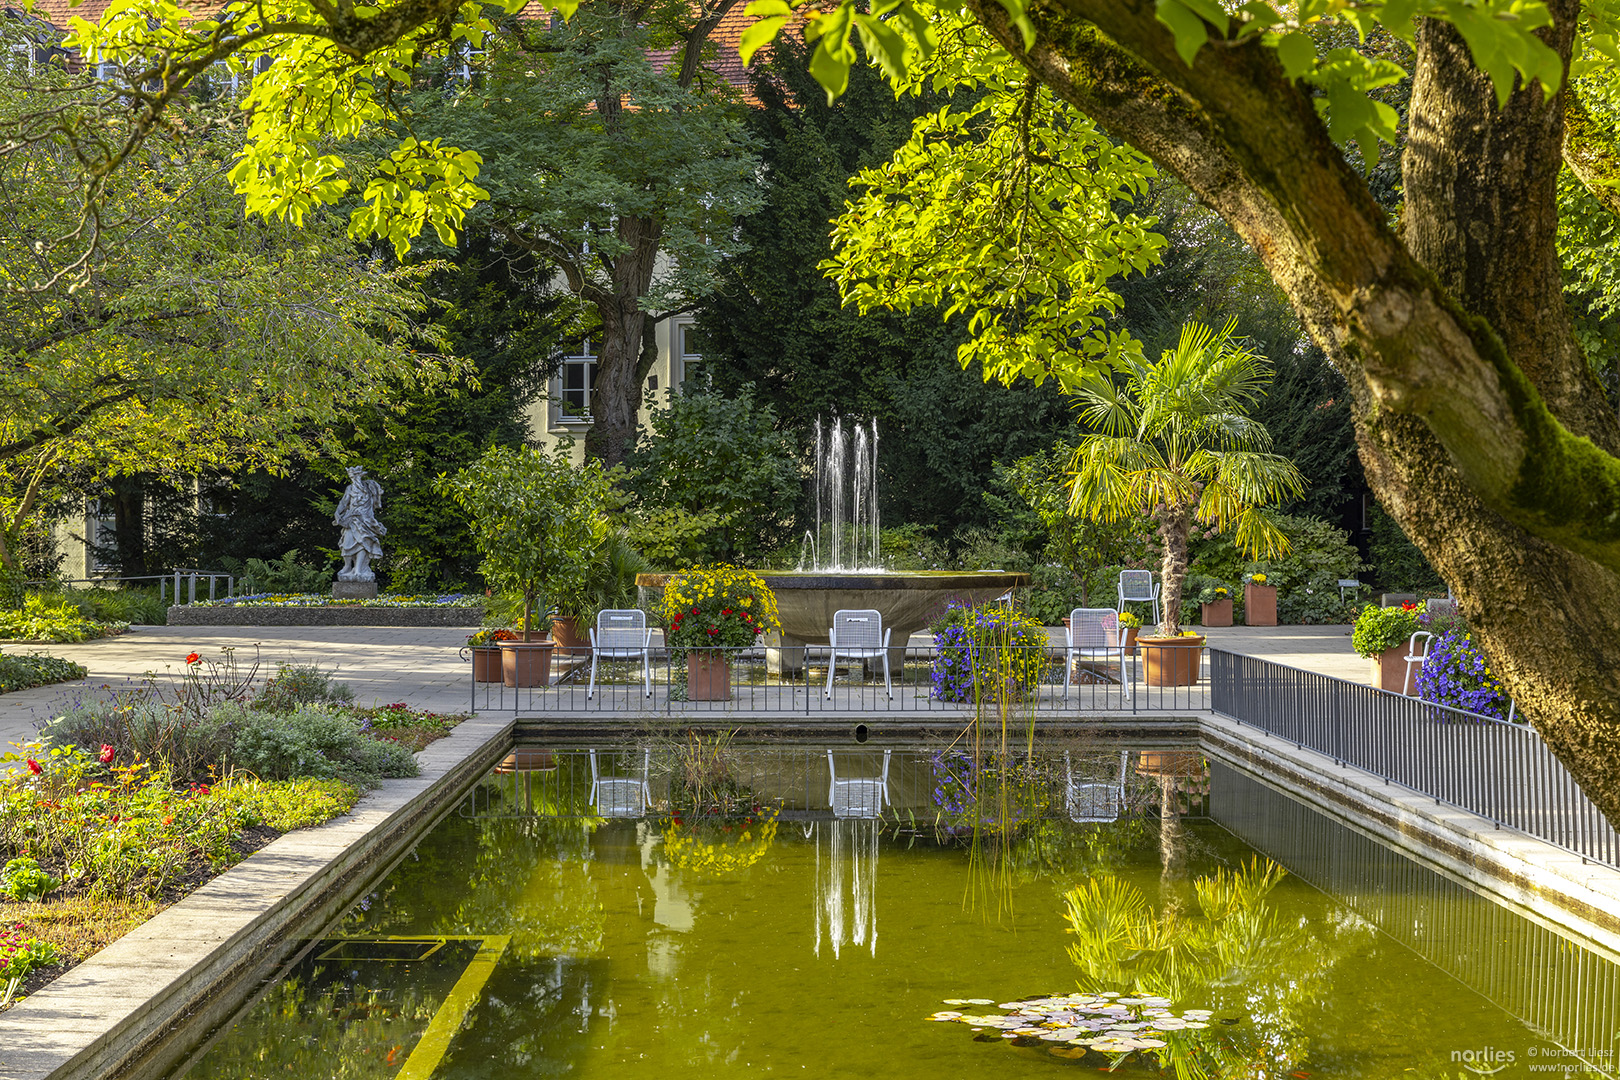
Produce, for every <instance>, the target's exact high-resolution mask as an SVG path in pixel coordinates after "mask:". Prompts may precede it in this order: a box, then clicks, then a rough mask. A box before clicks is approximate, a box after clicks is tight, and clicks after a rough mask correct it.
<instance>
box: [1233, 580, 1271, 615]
mask: <svg viewBox="0 0 1620 1080" xmlns="http://www.w3.org/2000/svg"><path fill="white" fill-rule="evenodd" d="M1228 625H1230V624H1228ZM1243 625H1244V626H1276V625H1277V586H1275V585H1267V584H1266V575H1264V574H1259V573H1256V574H1250V575H1249V577H1248V580H1247V581H1245V582H1244V583H1243Z"/></svg>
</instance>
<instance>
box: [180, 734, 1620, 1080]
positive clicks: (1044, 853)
mask: <svg viewBox="0 0 1620 1080" xmlns="http://www.w3.org/2000/svg"><path fill="white" fill-rule="evenodd" d="M526 755H527V756H522V755H520V756H519V757H518V758H515V759H512V760H509V762H508V766H507V769H506V771H504V772H502V773H500V774H497V775H492V776H491V777H490V778H489V779H488V780H487V781H485V782H484V783H483V784H481V785H480V787H479V789H478V790H477V791H476V792H474V794H473V795H472V796H471V797H470V798H469V799H468V800H467V802H466V803H465V805H464V806H463V807H462V808H461V810H460V811H459V812H457V813H454V814H451V815H449V816H448V817H446V818H445V819H444V820H443V821H442V822H441V823H439V824H438V825H437V826H436V827H435V828H434V829H433V830H432V831H431V832H430V833H429V834H427V835H426V836H425V837H424V838H423V839H422V840H421V842H420V843H419V844H418V845H417V847H416V849H415V851H414V852H413V853H412V854H411V855H410V856H409V857H407V858H406V860H405V861H404V862H403V863H402V864H401V865H399V866H398V867H397V868H395V869H394V871H393V872H392V873H390V874H389V875H387V876H386V878H385V879H384V880H382V881H380V882H378V883H377V884H376V886H375V889H374V891H372V892H371V893H370V894H369V895H368V896H366V897H365V898H364V899H363V900H361V901H360V902H359V903H358V904H357V905H356V906H355V907H354V908H353V909H352V910H351V911H350V912H349V913H348V914H347V915H346V916H345V917H344V918H343V919H342V920H341V922H340V924H339V925H337V926H335V927H333V928H332V929H331V930H330V931H329V932H328V933H327V934H326V935H325V937H323V939H322V940H320V941H318V942H312V943H310V946H309V948H308V949H306V950H305V951H304V952H303V953H302V955H301V956H300V957H299V958H298V959H297V960H296V961H295V962H294V963H293V964H292V965H291V966H290V968H289V969H288V970H287V971H286V972H285V973H284V975H283V976H282V977H281V978H279V979H278V980H276V981H274V982H272V983H271V984H269V985H267V986H265V987H263V988H261V992H260V994H259V995H258V996H257V997H256V999H255V1000H254V1001H252V1002H250V1003H248V1004H246V1005H245V1006H244V1007H243V1009H242V1010H241V1011H240V1012H239V1013H238V1015H237V1017H236V1019H235V1021H234V1022H233V1023H232V1024H230V1025H229V1026H227V1027H226V1028H225V1029H224V1030H222V1031H220V1032H218V1033H215V1035H214V1036H213V1038H212V1039H211V1041H209V1042H207V1043H205V1044H204V1045H202V1046H200V1047H199V1048H198V1049H197V1051H196V1052H195V1053H194V1054H193V1055H192V1057H191V1058H190V1059H189V1062H188V1066H187V1067H186V1068H184V1069H182V1070H181V1071H179V1072H177V1073H175V1074H174V1075H175V1076H176V1077H178V1076H182V1075H183V1076H186V1077H187V1078H188V1080H198V1078H207V1080H225V1078H233V1080H234V1078H247V1077H255V1078H257V1077H284V1076H300V1077H303V1076H333V1077H338V1076H341V1077H356V1078H360V1077H366V1078H370V1077H379V1078H382V1077H387V1078H396V1077H398V1078H405V1080H422V1078H426V1077H429V1076H432V1077H437V1078H444V1080H449V1078H474V1077H478V1078H503V1080H504V1078H512V1080H520V1078H526V1077H553V1076H580V1077H587V1076H604V1077H615V1078H617V1077H624V1078H637V1077H647V1078H655V1077H656V1078H660V1080H665V1078H682V1077H693V1078H698V1077H703V1078H708V1077H726V1076H735V1077H745V1076H747V1077H752V1076H757V1075H761V1074H766V1073H770V1074H775V1075H794V1076H807V1077H817V1078H822V1077H840V1078H841V1077H848V1078H851V1080H854V1078H868V1077H885V1078H895V1080H909V1078H913V1077H915V1078H918V1080H922V1078H925V1077H926V1078H929V1080H935V1078H954V1077H1034V1076H1044V1075H1048V1074H1049V1073H1048V1070H1051V1069H1054V1068H1062V1069H1072V1068H1080V1069H1083V1070H1086V1071H1087V1072H1090V1071H1092V1070H1093V1069H1096V1068H1102V1067H1105V1066H1113V1067H1115V1068H1116V1071H1117V1072H1118V1073H1121V1074H1125V1075H1160V1074H1161V1071H1162V1073H1163V1075H1179V1076H1187V1077H1194V1076H1225V1077H1267V1078H1271V1077H1286V1076H1294V1077H1306V1076H1312V1077H1335V1078H1369V1080H1370V1078H1377V1080H1387V1078H1391V1077H1398V1076H1399V1077H1420V1078H1421V1077H1430V1078H1439V1077H1457V1076H1473V1075H1480V1074H1495V1075H1503V1076H1526V1075H1531V1074H1532V1072H1535V1073H1537V1074H1545V1072H1544V1071H1543V1070H1541V1069H1537V1068H1535V1066H1536V1065H1546V1064H1551V1065H1554V1066H1556V1067H1557V1068H1556V1070H1554V1074H1555V1075H1612V1074H1613V1073H1614V1070H1613V1063H1614V1058H1613V1052H1614V1050H1615V1049H1616V1047H1617V1046H1620V1044H1617V1043H1616V1042H1615V1038H1616V1033H1617V1031H1620V1021H1617V1016H1616V1014H1617V1011H1620V967H1617V966H1616V965H1615V964H1614V963H1613V962H1612V958H1610V957H1607V956H1605V955H1603V954H1602V953H1601V952H1600V951H1599V950H1597V949H1595V948H1593V947H1589V946H1587V945H1585V944H1583V943H1581V942H1578V941H1576V940H1575V939H1573V938H1572V937H1570V936H1569V935H1567V934H1564V933H1562V932H1560V931H1556V930H1554V929H1551V928H1549V927H1548V926H1546V925H1543V924H1542V923H1540V922H1538V921H1536V920H1534V919H1531V918H1527V917H1525V916H1524V915H1521V914H1519V913H1516V912H1514V911H1512V910H1509V909H1507V908H1505V907H1501V906H1499V905H1497V904H1495V903H1492V902H1491V901H1489V900H1487V899H1485V898H1483V897H1481V896H1479V895H1478V894H1476V893H1474V892H1472V891H1470V890H1469V889H1467V888H1465V887H1463V886H1461V885H1459V884H1457V883H1455V882H1453V881H1451V880H1450V879H1448V878H1446V877H1443V876H1442V875H1440V874H1438V873H1436V872H1434V871H1432V870H1429V869H1427V868H1425V867H1423V866H1421V865H1419V864H1417V863H1415V862H1412V861H1410V860H1408V859H1406V858H1404V857H1402V856H1400V855H1398V854H1395V853H1394V852H1392V851H1390V850H1389V849H1387V848H1385V847H1383V846H1381V845H1379V844H1378V843H1376V842H1374V841H1373V840H1370V839H1368V838H1367V837H1365V836H1362V835H1361V834H1359V833H1357V832H1355V831H1353V830H1351V829H1349V828H1347V827H1345V826H1343V825H1341V824H1339V823H1337V822H1334V821H1332V820H1330V819H1328V818H1326V817H1324V816H1322V815H1320V814H1318V813H1316V812H1315V811H1313V810H1311V809H1309V808H1307V807H1304V806H1302V805H1300V804H1298V803H1295V802H1292V801H1290V800H1288V799H1287V798H1285V797H1284V796H1282V795H1280V794H1278V793H1277V792H1275V791H1274V790H1272V789H1271V788H1269V787H1267V786H1266V785H1264V784H1263V783H1261V782H1259V781H1257V780H1255V779H1254V778H1252V777H1249V776H1247V775H1246V774H1243V773H1241V772H1238V771H1236V770H1233V769H1229V768H1225V767H1222V766H1219V765H1215V766H1214V767H1210V766H1208V765H1207V764H1206V763H1205V762H1204V761H1203V759H1202V758H1201V757H1200V756H1199V755H1197V754H1196V753H1189V752H1187V751H1185V750H1182V751H1178V752H1159V753H1146V752H1141V751H1119V750H1111V749H1098V748H1097V747H1090V748H1087V749H1084V750H1082V749H1080V748H1073V749H1071V750H1070V751H1068V752H1063V751H1053V752H1049V753H1042V754H1037V755H1034V756H1033V757H1031V756H1028V755H1016V754H1014V755H994V754H978V755H973V754H967V753H965V752H962V751H944V750H938V749H934V750H914V751H901V750H893V751H889V752H887V753H886V752H884V751H881V750H869V749H868V750H862V751H861V752H859V753H856V752H853V751H850V752H846V751H842V750H841V751H839V752H838V754H837V755H835V757H834V759H833V760H832V761H830V762H829V761H828V759H827V758H826V756H825V755H826V751H825V750H806V749H802V748H801V749H796V750H780V749H771V750H760V751H753V750H749V749H747V748H735V747H720V746H714V747H708V748H705V747H702V746H687V747H684V748H682V747H676V748H675V749H674V750H673V751H668V750H667V748H665V749H663V750H660V751H659V752H658V753H657V754H656V755H655V754H654V752H653V751H651V750H649V749H647V748H639V747H638V748H634V749H628V750H627V749H624V748H620V749H618V750H616V751H612V752H610V751H608V750H605V749H604V750H599V751H597V752H596V753H595V754H594V755H593V754H591V753H590V752H587V751H583V750H581V751H572V750H569V751H564V750H555V751H554V750H532V751H528V752H526ZM593 756H594V758H595V760H594V761H593V760H592V758H593ZM840 783H841V784H842V785H843V786H842V787H840V786H839V785H840ZM1266 858H1271V859H1275V860H1276V861H1277V862H1278V863H1280V864H1282V866H1283V867H1286V868H1287V870H1288V872H1287V873H1284V874H1282V875H1281V880H1280V881H1277V882H1276V883H1275V885H1274V887H1271V888H1270V889H1269V891H1267V890H1266V889H1265V888H1264V887H1263V886H1261V885H1258V884H1256V883H1257V882H1258V881H1259V879H1260V878H1261V877H1263V876H1264V874H1265V872H1266V863H1265V862H1264V859H1266ZM930 1018H937V1019H934V1020H931V1019H930ZM1575 1051H1580V1052H1581V1053H1582V1054H1583V1055H1584V1057H1574V1056H1570V1054H1571V1052H1575Z"/></svg>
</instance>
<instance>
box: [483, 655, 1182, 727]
mask: <svg viewBox="0 0 1620 1080" xmlns="http://www.w3.org/2000/svg"><path fill="white" fill-rule="evenodd" d="M1185 651H1187V652H1189V653H1194V654H1196V661H1193V660H1191V659H1189V660H1187V661H1185V662H1184V663H1183V667H1184V668H1185V669H1186V670H1185V671H1184V672H1183V674H1184V675H1186V677H1187V679H1188V680H1190V681H1187V682H1186V683H1185V684H1184V685H1149V684H1148V678H1147V671H1146V669H1145V665H1144V663H1143V661H1142V659H1141V658H1140V657H1139V656H1138V655H1137V654H1136V653H1134V652H1127V653H1126V655H1125V657H1124V662H1123V664H1122V663H1121V662H1120V658H1119V657H1118V655H1117V654H1115V655H1112V656H1110V657H1108V658H1106V659H1098V658H1088V657H1083V656H1080V655H1074V656H1070V655H1069V654H1068V651H1067V650H1066V649H1065V648H1064V647H1063V645H1062V644H1061V643H1060V644H1058V645H1055V646H1046V647H1040V646H1034V647H1031V646H1008V647H1001V648H997V649H995V650H992V651H987V652H985V653H980V654H975V655H966V654H965V653H964V652H963V651H955V652H952V651H950V650H946V651H940V650H937V649H934V648H906V649H892V650H889V653H890V656H889V665H888V677H887V679H885V673H884V664H883V660H882V658H881V657H878V658H866V659H850V658H847V657H843V656H840V657H838V659H837V663H836V665H835V669H834V671H833V677H832V679H831V681H830V682H829V680H828V667H829V663H830V662H831V659H832V658H831V654H830V651H829V649H828V647H827V646H824V645H823V646H816V645H810V646H805V647H801V648H797V649H792V650H787V649H784V650H770V649H764V648H753V649H745V650H741V651H736V650H720V649H691V650H687V651H686V653H685V654H682V655H676V654H674V653H672V652H671V651H670V650H667V649H664V648H660V647H657V646H654V647H653V648H652V649H651V650H650V651H649V653H648V657H647V660H646V662H645V663H643V661H642V660H641V658H639V657H637V658H635V659H631V660H623V659H614V660H600V659H599V660H598V661H597V670H596V676H595V679H594V685H593V679H592V676H591V663H592V657H591V652H590V649H589V648H581V649H579V650H578V652H577V654H572V655H570V654H569V652H568V650H567V649H564V648H561V647H556V648H553V649H550V650H535V649H533V648H532V647H530V649H529V650H528V651H527V654H526V656H525V655H524V651H523V650H508V651H507V655H506V656H505V657H503V656H502V655H500V654H497V653H488V654H485V657H476V656H475V657H473V659H474V682H473V683H472V694H471V706H472V708H473V709H474V710H475V711H506V712H527V713H535V714H545V713H564V714H567V713H594V712H608V713H618V714H621V715H626V716H638V715H645V716H656V715H666V714H690V713H704V712H735V713H799V714H803V715H813V714H815V713H840V714H843V713H857V712H858V713H923V712H926V713H942V714H951V713H958V714H961V715H963V716H967V715H970V714H972V713H974V712H976V711H979V712H983V711H986V710H994V711H999V710H1000V709H1001V708H1002V707H1003V703H1005V707H1006V708H1007V709H1008V710H1009V711H1010V712H1014V713H1027V712H1035V713H1048V714H1053V713H1055V714H1066V715H1086V714H1093V713H1104V714H1106V713H1138V712H1164V713H1173V714H1177V715H1186V714H1188V713H1190V712H1204V711H1206V710H1207V709H1208V708H1209V703H1208V693H1207V680H1206V678H1205V673H1206V670H1207V669H1206V667H1205V657H1206V655H1207V650H1203V649H1199V650H1191V649H1189V650H1185ZM711 660H713V661H724V662H723V664H720V665H718V666H715V665H713V664H711V663H710V662H709V661H711ZM486 665H488V666H486ZM526 665H527V666H526ZM1065 666H1067V667H1068V669H1069V673H1068V678H1067V679H1065V677H1064V668H1065ZM480 669H482V670H480ZM480 675H483V676H484V678H485V679H487V680H488V681H479V678H478V677H479V676H480ZM525 682H526V683H531V684H532V685H514V684H516V683H525Z"/></svg>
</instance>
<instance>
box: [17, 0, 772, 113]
mask: <svg viewBox="0 0 1620 1080" xmlns="http://www.w3.org/2000/svg"><path fill="white" fill-rule="evenodd" d="M111 5H112V0H82V2H80V3H78V4H77V5H75V4H74V2H73V0H33V3H32V5H31V6H30V9H29V13H30V14H32V15H33V16H34V17H36V18H40V19H44V20H45V21H47V22H49V23H50V24H51V25H52V26H55V27H56V28H57V29H59V30H66V29H67V26H68V20H69V19H71V18H73V17H74V16H78V17H79V18H82V19H87V20H89V21H90V22H97V21H99V20H100V19H101V17H102V16H103V15H104V14H106V11H107V8H108V7H110V6H111ZM223 6H224V4H223V3H222V2H221V0H196V2H194V3H193V4H191V11H192V12H193V13H195V14H199V15H202V14H207V13H208V12H210V11H211V10H215V9H217V8H220V7H223ZM745 6H746V5H744V4H743V3H741V2H739V3H738V4H737V5H736V6H735V7H733V8H732V9H731V10H730V11H728V12H726V14H725V15H724V16H723V17H722V18H721V20H720V24H719V25H718V26H716V27H715V28H714V31H713V32H712V33H710V35H709V40H710V41H711V42H713V43H714V47H715V49H714V53H715V54H714V57H713V59H711V60H710V62H709V64H708V69H709V70H710V71H712V72H714V73H715V74H716V75H718V76H720V78H722V79H724V80H725V81H726V82H727V83H729V84H730V85H731V86H733V87H736V88H737V89H739V90H743V91H747V90H748V68H747V67H746V66H744V64H743V61H742V54H741V53H740V52H739V51H738V48H739V46H740V45H741V44H742V36H743V31H745V30H747V29H748V27H750V26H752V25H753V24H754V23H755V22H756V21H757V20H756V17H755V16H752V15H746V14H744V8H745ZM7 10H12V11H15V10H19V9H18V8H12V7H8V9H7ZM550 11H551V9H550V7H549V6H548V5H547V4H545V3H543V2H542V0H528V3H527V4H525V5H524V6H523V9H522V10H521V11H519V12H518V17H519V18H524V19H544V18H549V17H550ZM800 25H802V19H799V18H795V19H794V21H793V22H792V23H790V24H789V28H788V31H787V32H793V31H795V30H797V29H798V27H799V26H800ZM676 52H677V50H676V49H674V48H669V49H658V50H655V51H654V52H653V53H652V54H651V55H652V59H653V61H654V63H657V64H659V65H660V66H662V65H664V64H667V63H670V62H671V61H673V60H674V58H675V55H676ZM750 96H751V95H750Z"/></svg>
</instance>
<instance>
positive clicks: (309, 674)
mask: <svg viewBox="0 0 1620 1080" xmlns="http://www.w3.org/2000/svg"><path fill="white" fill-rule="evenodd" d="M353 701H354V691H353V690H351V689H349V686H348V684H347V683H335V682H333V681H332V675H331V673H329V672H325V671H322V670H321V668H320V665H319V664H281V665H280V666H278V667H277V668H276V673H275V675H274V676H273V677H272V678H271V679H270V681H269V682H267V683H265V684H264V689H263V690H260V691H259V696H258V697H256V698H254V699H253V701H252V703H251V704H249V706H248V707H249V708H251V709H257V710H259V711H260V712H290V711H292V710H293V709H296V708H297V707H298V706H300V705H348V704H350V703H351V702H353Z"/></svg>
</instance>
